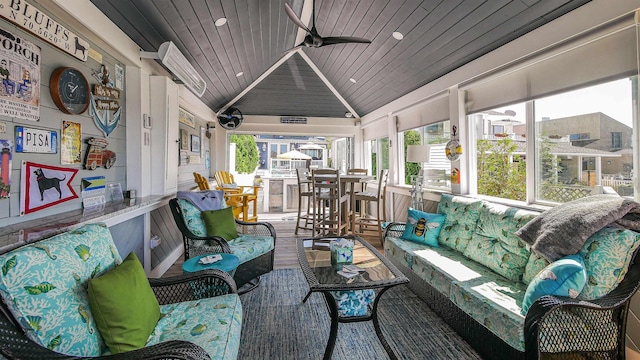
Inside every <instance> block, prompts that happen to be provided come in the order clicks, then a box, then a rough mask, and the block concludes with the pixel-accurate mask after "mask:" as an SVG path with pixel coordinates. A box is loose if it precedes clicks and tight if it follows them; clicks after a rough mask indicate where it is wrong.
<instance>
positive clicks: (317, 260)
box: [297, 236, 409, 359]
mask: <svg viewBox="0 0 640 360" xmlns="http://www.w3.org/2000/svg"><path fill="white" fill-rule="evenodd" d="M341 238H345V239H350V240H353V241H354V243H355V245H354V248H353V262H352V265H355V266H357V267H358V268H359V269H360V270H361V271H360V272H359V273H358V275H356V276H353V277H345V276H342V275H340V274H338V270H341V268H342V267H343V266H336V265H332V264H331V251H330V246H329V242H330V241H331V240H336V239H341ZM297 247H298V260H299V261H300V267H301V268H302V272H303V273H304V276H305V278H306V279H307V283H308V284H309V293H308V294H307V296H306V297H305V298H304V300H303V302H305V301H306V300H307V298H308V297H309V295H311V293H313V292H321V293H322V294H323V295H324V297H325V300H326V303H327V306H328V308H329V313H330V314H331V332H330V333H329V341H328V342H327V346H326V348H325V351H324V357H323V358H324V359H331V355H332V353H333V348H334V346H335V342H336V338H337V335H338V324H339V323H341V322H342V323H347V322H357V321H369V320H372V321H373V327H374V329H375V331H376V335H377V336H378V339H379V340H380V343H381V344H382V346H383V347H384V349H385V350H386V351H387V354H388V355H389V357H390V358H391V359H397V357H396V355H395V354H394V353H393V351H392V349H391V347H390V346H389V344H388V343H387V341H386V340H385V338H384V336H383V334H382V331H380V324H379V323H378V312H377V309H378V302H379V300H380V298H381V297H382V295H383V294H384V292H385V291H387V290H388V289H390V288H392V287H394V286H396V285H400V284H405V283H408V282H409V279H407V278H406V277H405V276H404V275H403V274H402V272H400V270H398V269H397V268H396V267H395V266H394V265H393V264H391V262H390V261H389V260H388V259H387V258H386V257H384V255H382V254H380V252H378V250H376V249H375V248H374V247H373V246H372V245H370V244H369V243H368V242H367V241H365V240H363V239H361V238H360V237H358V236H341V237H318V238H313V239H302V240H299V241H298V244H297ZM373 292H375V297H373V296H372V294H373ZM337 298H338V299H344V300H347V301H344V302H343V303H341V304H338V301H337V300H336V299H337ZM354 299H356V300H364V301H365V302H366V301H372V302H371V303H368V304H367V305H365V306H366V308H364V307H362V308H360V309H356V310H355V311H353V309H349V310H348V311H346V310H347V309H344V308H342V306H343V305H344V303H350V304H352V303H353V300H354Z"/></svg>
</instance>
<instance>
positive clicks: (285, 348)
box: [238, 269, 480, 360]
mask: <svg viewBox="0 0 640 360" xmlns="http://www.w3.org/2000/svg"><path fill="white" fill-rule="evenodd" d="M307 290H308V287H307V282H306V281H305V279H304V275H303V274H302V271H301V270H300V269H281V270H274V271H273V272H271V273H269V274H267V275H263V276H262V282H261V284H260V286H259V287H258V288H257V289H255V290H253V291H251V292H249V293H247V294H244V295H242V296H241V297H240V299H241V301H242V309H243V312H244V319H243V324H242V339H241V342H240V354H239V356H238V358H239V359H241V360H258V359H287V360H289V359H295V360H304V359H321V358H322V356H323V354H324V348H325V346H326V344H327V340H328V338H329V327H330V324H331V319H330V316H329V312H328V309H327V306H326V304H325V303H324V297H323V296H322V294H320V293H314V294H312V295H311V297H310V298H309V300H307V302H306V303H304V304H303V303H302V299H303V298H304V296H305V294H306V293H307ZM378 317H379V320H380V326H381V327H382V331H383V333H384V336H385V338H386V339H387V341H388V342H389V344H390V345H391V347H392V348H393V350H394V352H395V353H396V355H397V356H398V358H400V359H411V360H416V359H447V360H450V359H456V360H458V359H480V356H478V354H477V353H476V352H475V351H474V350H473V349H472V348H471V347H470V346H469V345H468V344H467V343H466V342H464V340H462V339H461V338H460V337H459V336H458V335H457V334H456V333H455V332H454V331H453V330H452V329H451V328H450V327H449V326H448V325H447V324H446V323H444V322H443V321H442V320H441V319H440V318H439V317H438V316H437V315H435V314H434V313H433V312H432V311H431V310H430V309H429V308H428V307H427V306H426V305H425V304H424V302H422V300H420V299H419V298H418V297H416V296H415V295H414V294H413V293H412V292H411V290H409V289H408V288H406V287H405V286H404V285H400V286H397V287H395V288H392V289H391V290H388V291H387V292H386V293H385V294H384V295H383V296H382V299H381V300H380V304H378ZM333 359H345V360H346V359H349V360H356V359H362V360H372V359H388V356H387V354H386V352H385V350H384V348H383V347H382V345H380V342H379V341H378V337H377V336H376V333H375V330H374V328H373V323H372V322H371V321H368V322H360V323H350V324H340V325H339V328H338V340H337V341H336V346H335V348H334V351H333Z"/></svg>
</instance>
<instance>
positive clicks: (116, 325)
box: [87, 252, 160, 354]
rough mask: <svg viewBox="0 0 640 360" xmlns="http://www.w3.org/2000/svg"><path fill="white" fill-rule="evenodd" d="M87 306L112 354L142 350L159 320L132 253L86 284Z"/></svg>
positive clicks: (152, 299)
mask: <svg viewBox="0 0 640 360" xmlns="http://www.w3.org/2000/svg"><path fill="white" fill-rule="evenodd" d="M87 290H88V293H89V305H90V306H91V313H92V314H93V318H94V319H95V321H96V324H97V326H98V329H99V330H100V335H102V338H103V339H104V342H105V344H106V345H107V347H109V350H111V352H112V353H113V354H118V353H122V352H127V351H131V350H136V349H140V348H142V347H144V345H145V343H146V342H147V338H149V335H150V334H151V331H152V330H153V328H154V327H155V326H156V323H157V322H158V319H159V318H160V305H158V300H157V299H156V297H155V295H154V293H153V290H152V289H151V286H150V285H149V280H147V275H146V274H145V272H144V269H143V268H142V264H140V261H139V260H138V258H137V257H136V254H135V253H134V252H131V253H130V254H129V255H128V256H127V257H126V258H125V259H124V261H123V262H122V264H120V265H118V266H116V267H115V268H114V269H112V270H110V271H109V272H107V273H105V274H103V275H102V276H99V277H96V278H94V279H92V280H91V281H89V286H88V289H87Z"/></svg>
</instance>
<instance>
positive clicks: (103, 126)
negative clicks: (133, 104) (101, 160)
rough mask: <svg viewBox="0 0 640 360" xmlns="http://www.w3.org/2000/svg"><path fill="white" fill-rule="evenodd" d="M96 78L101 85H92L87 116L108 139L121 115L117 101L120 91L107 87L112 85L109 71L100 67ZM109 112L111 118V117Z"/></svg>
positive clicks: (103, 66)
mask: <svg viewBox="0 0 640 360" xmlns="http://www.w3.org/2000/svg"><path fill="white" fill-rule="evenodd" d="M94 75H99V76H98V77H97V78H98V80H99V81H100V83H101V84H98V85H94V87H93V91H92V92H91V101H90V106H89V114H90V115H91V117H93V121H94V122H95V123H96V126H97V127H98V128H99V129H100V130H101V131H102V132H103V133H104V135H105V136H106V137H108V136H109V135H110V134H111V133H112V132H113V131H114V130H115V129H116V128H117V127H118V122H120V117H121V114H122V107H120V104H119V103H118V101H117V99H119V98H120V90H118V89H116V88H113V87H111V86H109V85H110V84H112V81H111V79H110V73H109V69H108V68H107V67H106V66H105V65H102V66H101V67H100V72H96V74H94ZM111 111H115V112H114V113H113V117H111Z"/></svg>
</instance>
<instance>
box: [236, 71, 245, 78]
mask: <svg viewBox="0 0 640 360" xmlns="http://www.w3.org/2000/svg"><path fill="white" fill-rule="evenodd" d="M242 75H244V73H243V72H242V71H240V72H239V73H237V74H236V77H240V76H242Z"/></svg>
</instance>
